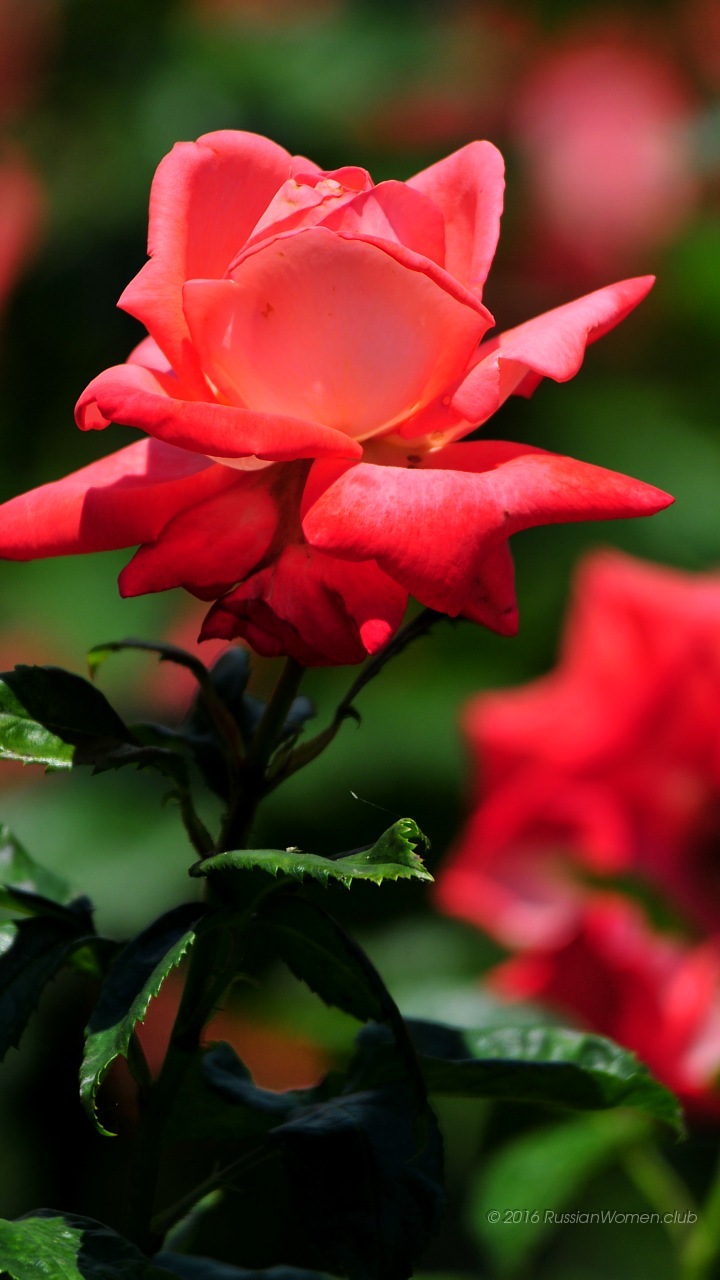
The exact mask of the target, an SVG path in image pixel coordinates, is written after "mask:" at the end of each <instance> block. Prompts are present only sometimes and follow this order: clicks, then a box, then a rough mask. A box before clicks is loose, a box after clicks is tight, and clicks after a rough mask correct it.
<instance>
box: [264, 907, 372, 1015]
mask: <svg viewBox="0 0 720 1280" xmlns="http://www.w3.org/2000/svg"><path fill="white" fill-rule="evenodd" d="M255 927H256V928H257V929H259V930H260V931H261V932H262V936H263V937H269V938H270V940H271V941H272V942H273V943H274V944H275V948H276V950H277V953H278V955H279V956H280V959H281V960H283V961H284V962H285V964H286V965H287V966H288V968H289V969H290V970H291V972H292V973H294V974H295V977H296V978H299V979H300V981H301V982H305V983H306V984H307V986H308V987H309V988H310V990H311V991H314V992H315V994H316V995H318V996H320V998H321V1000H324V1001H325V1003H326V1004H329V1005H334V1006H335V1007H336V1008H338V1009H343V1010H344V1011H345V1013H349V1014H352V1016H353V1017H354V1018H357V1019H358V1020H359V1021H360V1022H367V1021H368V1020H369V1019H373V1020H374V1021H376V1022H384V1021H386V1020H387V1018H388V1017H390V1016H392V1011H393V1010H394V1009H395V1005H394V1003H393V1001H392V999H391V997H390V995H389V993H388V992H387V991H386V989H385V986H384V984H383V982H382V979H381V978H380V976H379V974H378V973H377V971H376V970H375V968H374V967H373V965H372V964H371V963H370V961H369V960H368V958H367V956H366V955H365V953H364V952H363V950H362V949H361V947H359V946H358V944H357V943H356V942H354V941H353V939H352V938H350V937H349V936H348V935H347V934H346V933H345V932H344V930H342V929H341V928H340V926H339V925H337V924H336V922H335V921H334V920H333V918H332V916H329V915H328V914H327V912H325V911H323V910H322V908H321V907H318V906H316V904H315V903H312V902H306V901H305V900H304V899H302V898H280V899H269V900H268V901H267V902H266V903H265V904H263V905H262V906H261V908H260V910H259V911H258V914H257V918H256V922H255Z"/></svg>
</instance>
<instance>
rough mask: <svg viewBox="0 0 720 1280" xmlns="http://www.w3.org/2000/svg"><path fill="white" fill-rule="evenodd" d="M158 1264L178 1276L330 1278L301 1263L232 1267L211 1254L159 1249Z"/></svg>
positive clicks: (208, 1279)
mask: <svg viewBox="0 0 720 1280" xmlns="http://www.w3.org/2000/svg"><path fill="white" fill-rule="evenodd" d="M155 1261H156V1262H157V1263H158V1265H159V1266H162V1267H165V1268H166V1269H167V1270H168V1271H171V1272H172V1274H173V1275H174V1276H178V1277H179V1280H332V1276H328V1275H326V1273H325V1272H322V1273H321V1272H320V1271H306V1270H305V1268H304V1267H269V1268H268V1269H267V1271H248V1270H246V1268H245V1267H233V1266H230V1264H229V1263H227V1262H216V1261H215V1260H214V1259H213V1258H193V1257H191V1256H190V1255H189V1254H182V1253H165V1252H163V1253H159V1254H158V1255H157V1257H156V1258H155Z"/></svg>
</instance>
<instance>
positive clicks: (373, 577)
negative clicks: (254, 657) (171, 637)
mask: <svg viewBox="0 0 720 1280" xmlns="http://www.w3.org/2000/svg"><path fill="white" fill-rule="evenodd" d="M406 604H407V592H406V591H403V589H402V588H401V587H399V586H398V585H397V583H395V582H393V581H392V580H391V579H390V578H388V577H387V576H386V575H385V574H384V573H382V572H381V570H380V569H379V568H378V566H377V565H376V564H373V563H372V562H368V563H364V564H353V565H349V564H348V563H347V562H346V561H343V560H336V559H335V558H334V557H332V556H327V555H324V554H323V553H322V552H319V551H315V550H314V549H313V548H312V547H309V546H307V545H305V544H302V545H297V544H296V545H292V546H289V547H287V548H286V549H285V550H284V551H283V553H282V555H281V556H280V557H279V559H278V560H276V561H275V562H274V563H273V564H271V565H269V566H268V567H267V568H265V569H262V570H261V571H260V573H257V574H255V575H254V576H253V577H251V578H249V579H248V580H247V582H244V583H243V584H242V585H241V586H240V587H238V588H237V589H236V590H235V591H233V592H232V593H231V594H230V595H228V596H225V597H224V598H223V599H222V600H219V601H218V602H217V604H216V605H215V606H214V607H213V608H212V609H211V610H210V612H209V614H208V616H207V618H206V620H205V623H204V626H203V629H202V633H201V638H202V639H210V638H213V637H217V638H219V639H234V638H236V637H238V636H242V637H243V638H244V639H245V640H247V641H248V642H249V643H250V644H251V645H252V647H253V648H254V649H255V650H256V652H257V653H260V654H262V655H263V656H265V657H279V656H281V655H283V654H288V655H289V656H290V657H293V658H295V659H296V660H297V661H298V662H302V663H303V664H304V665H305V666H334V665H343V664H345V663H353V662H362V661H363V660H364V659H365V658H366V657H367V656H368V654H369V653H374V652H376V650H377V649H379V648H381V647H382V645H383V644H385V643H386V642H387V641H388V640H389V639H390V637H391V636H392V635H393V634H394V632H395V631H396V630H397V628H398V627H399V625H400V622H401V621H402V616H403V613H404V611H405V606H406Z"/></svg>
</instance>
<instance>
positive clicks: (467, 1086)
mask: <svg viewBox="0 0 720 1280" xmlns="http://www.w3.org/2000/svg"><path fill="white" fill-rule="evenodd" d="M408 1028H409V1030H410V1033H411V1035H412V1037H413V1040H414V1043H415V1045H416V1047H417V1048H418V1050H419V1051H420V1053H421V1054H422V1057H421V1065H422V1069H423V1075H424V1076H425V1080H426V1083H427V1087H428V1089H429V1091H430V1092H431V1093H445V1094H456V1095H462V1096H464V1097H473V1098H505V1099H509V1100H510V1099H512V1100H514V1101H518V1102H519V1101H523V1102H537V1103H550V1104H552V1105H555V1106H560V1107H573V1108H576V1109H579V1110H602V1109H604V1108H607V1107H634V1108H636V1109H637V1110H639V1111H643V1112H645V1113H646V1114H647V1115H648V1116H651V1117H652V1118H653V1119H654V1120H660V1121H662V1123H663V1124H667V1125H670V1126H671V1127H672V1128H673V1129H675V1130H676V1131H677V1132H678V1133H682V1131H683V1123H682V1115H681V1112H680V1108H679V1105H678V1102H677V1100H676V1098H675V1097H674V1095H673V1094H672V1093H671V1092H670V1090H669V1089H666V1088H665V1086H664V1085H662V1084H660V1083H659V1082H658V1081H657V1080H655V1079H653V1077H652V1076H651V1075H650V1073H649V1072H648V1070H647V1068H646V1067H645V1066H643V1064H642V1063H641V1062H639V1061H638V1059H637V1058H636V1057H635V1055H634V1054H632V1053H630V1052H629V1051H628V1050H627V1049H622V1048H620V1047H619V1046H618V1045H616V1044H613V1042H612V1041H611V1040H606V1039H605V1038H604V1037H603V1036H596V1035H589V1034H587V1033H585V1032H581V1031H568V1030H565V1029H564V1028H561V1027H552V1026H536V1027H496V1028H494V1029H492V1030H487V1031H464V1032H463V1031H458V1030H455V1029H453V1028H451V1027H443V1026H442V1025H441V1024H438V1023H423V1022H409V1023H408Z"/></svg>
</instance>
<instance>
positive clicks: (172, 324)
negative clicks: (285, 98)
mask: <svg viewBox="0 0 720 1280" xmlns="http://www.w3.org/2000/svg"><path fill="white" fill-rule="evenodd" d="M290 172H291V157H290V155H289V154H288V152H287V151H285V150H284V149H283V148H282V147H279V146H277V145H276V144H275V143H274V142H270V141H269V140H268V139H267V138H262V137H260V136H258V135H256V134H253V133H243V132H241V131H234V130H224V131H220V132H218V133H208V134H205V135H204V137H202V138H199V139H198V141H197V142H179V143H177V144H176V146H174V147H173V149H172V151H171V152H170V153H169V155H167V156H165V158H164V160H163V161H162V162H161V164H160V166H159V168H158V170H157V173H156V175H155V178H154V181H153V185H152V192H151V195H150V231H149V236H148V253H149V255H150V262H148V263H146V265H145V266H144V267H143V268H142V270H141V271H140V272H139V273H138V275H136V276H135V279H134V280H132V281H131V283H130V284H129V285H128V287H127V289H126V290H125V292H124V293H123V295H122V297H121V299H120V304H119V305H120V306H121V307H122V308H123V310H125V311H128V312H129V313H130V315H133V316H135V317H136V319H138V320H140V321H141V322H142V324H144V325H145V327H146V328H147V329H148V330H149V332H150V333H151V335H152V336H153V337H154V338H155V339H156V341H157V342H158V343H159V345H160V346H161V347H162V349H163V351H164V352H165V355H166V356H167V358H168V360H169V361H170V363H171V365H172V366H173V368H174V369H177V370H178V371H186V372H187V374H188V376H194V377H195V379H196V381H197V385H198V388H199V387H201V386H202V382H203V380H202V377H201V376H200V372H199V370H198V368H197V362H196V360H195V357H194V353H193V351H192V348H191V346H190V343H189V341H188V334H187V328H186V325H185V321H184V318H183V314H182V297H181V291H182V285H183V283H184V281H185V280H190V279H194V278H200V279H219V278H221V277H222V276H223V275H224V274H225V271H226V269H227V267H228V265H229V264H230V262H232V260H233V258H234V257H235V255H236V254H237V252H238V250H239V249H241V248H242V246H243V244H244V243H245V241H246V240H247V238H248V236H249V235H250V234H251V232H252V230H253V228H254V226H255V225H256V223H257V222H258V220H259V218H260V216H261V214H262V213H263V211H264V210H265V208H266V207H267V205H268V204H269V203H270V201H271V200H272V198H273V196H274V195H275V192H276V191H277V189H278V187H280V186H281V185H282V184H283V183H284V182H285V179H286V178H287V177H288V176H289V174H290Z"/></svg>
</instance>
